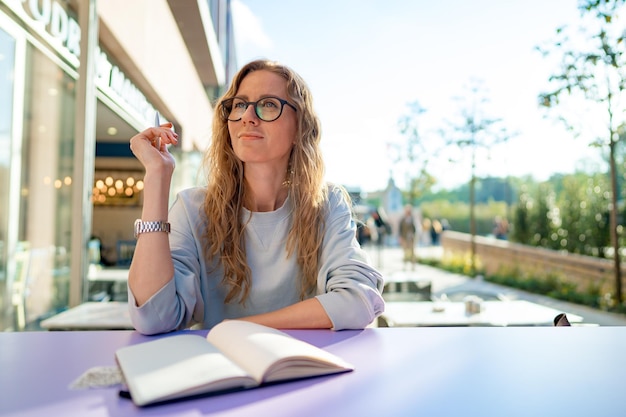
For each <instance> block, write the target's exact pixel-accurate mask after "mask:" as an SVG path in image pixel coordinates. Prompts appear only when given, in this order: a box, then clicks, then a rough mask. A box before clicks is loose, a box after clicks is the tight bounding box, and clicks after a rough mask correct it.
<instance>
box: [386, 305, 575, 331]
mask: <svg viewBox="0 0 626 417" xmlns="http://www.w3.org/2000/svg"><path fill="white" fill-rule="evenodd" d="M481 305H482V307H481V311H480V313H475V314H467V313H466V312H465V303H464V302H462V301H440V302H439V301H437V302H431V301H417V302H389V303H386V305H385V312H384V313H383V315H382V316H381V317H382V320H380V321H383V322H385V323H386V324H387V325H388V326H391V327H421V326H553V325H554V317H556V315H557V314H559V313H563V311H559V310H556V309H553V308H550V307H546V306H542V305H540V304H535V303H531V302H530V301H525V300H509V301H482V302H481ZM567 318H568V320H569V321H570V322H571V323H579V322H581V321H582V320H583V318H582V317H580V316H577V315H575V314H571V313H567ZM380 321H379V322H380Z"/></svg>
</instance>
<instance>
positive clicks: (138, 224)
mask: <svg viewBox="0 0 626 417" xmlns="http://www.w3.org/2000/svg"><path fill="white" fill-rule="evenodd" d="M140 229H141V219H137V220H135V226H134V232H135V233H134V235H135V239H137V236H138V235H139V233H140V232H141V230H140Z"/></svg>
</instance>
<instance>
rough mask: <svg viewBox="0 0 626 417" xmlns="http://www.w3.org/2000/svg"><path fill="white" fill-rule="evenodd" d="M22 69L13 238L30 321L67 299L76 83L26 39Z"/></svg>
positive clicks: (54, 308)
mask: <svg viewBox="0 0 626 417" xmlns="http://www.w3.org/2000/svg"><path fill="white" fill-rule="evenodd" d="M25 69H26V71H25V90H24V117H23V120H24V124H23V138H22V163H21V167H22V170H21V171H22V172H21V175H20V178H21V181H20V190H21V191H20V212H19V220H18V242H20V246H21V247H22V248H23V249H24V250H26V251H28V254H29V255H28V264H27V268H28V271H27V277H28V282H27V283H26V291H25V299H24V306H25V314H26V322H31V321H33V319H34V318H40V317H42V316H45V315H46V314H50V313H54V312H55V311H57V310H59V309H62V308H64V307H66V306H67V305H68V297H69V261H70V250H71V247H70V236H71V219H72V213H71V210H72V204H71V199H72V192H73V187H72V180H73V179H72V172H73V165H74V162H73V155H74V142H75V140H74V109H75V85H76V83H75V80H74V79H73V78H72V77H70V76H69V75H68V74H67V73H66V72H65V71H63V70H62V69H61V68H60V67H59V66H58V65H57V64H56V63H54V62H53V61H52V60H51V59H49V58H48V57H47V56H46V55H44V54H43V53H42V52H41V51H39V50H37V49H35V48H34V47H33V46H32V45H30V44H29V45H28V47H27V52H26V65H25Z"/></svg>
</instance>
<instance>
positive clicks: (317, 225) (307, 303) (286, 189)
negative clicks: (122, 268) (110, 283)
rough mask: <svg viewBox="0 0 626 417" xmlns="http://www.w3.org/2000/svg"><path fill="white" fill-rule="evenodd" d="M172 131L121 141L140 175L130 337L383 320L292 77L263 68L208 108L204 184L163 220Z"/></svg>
mask: <svg viewBox="0 0 626 417" xmlns="http://www.w3.org/2000/svg"><path fill="white" fill-rule="evenodd" d="M171 127H172V125H171V124H164V125H161V126H160V127H153V128H149V129H146V130H144V131H143V132H141V133H139V134H137V135H135V136H134V137H133V138H132V139H131V141H130V143H131V149H132V151H133V153H134V154H135V156H136V157H137V159H138V160H139V161H141V163H142V164H143V166H144V167H145V171H146V173H145V178H144V184H145V187H144V204H143V209H142V217H141V220H138V221H137V222H136V225H135V231H136V234H137V247H136V249H135V254H134V257H133V261H132V264H131V267H130V272H129V278H128V292H129V306H130V307H129V308H130V313H131V319H132V322H133V325H134V326H135V328H136V329H137V330H138V331H140V332H142V333H145V334H156V333H162V332H168V331H172V330H177V329H184V328H188V327H190V326H194V327H202V328H211V327H212V326H214V325H215V324H217V323H219V322H221V321H223V320H226V319H241V320H248V321H251V322H255V323H259V324H263V325H266V326H270V327H275V328H332V329H335V330H340V329H360V328H364V327H365V326H367V325H368V324H369V323H371V322H372V321H373V320H374V319H375V318H376V317H377V316H378V315H379V314H380V313H382V311H383V309H384V302H383V299H382V297H381V293H380V291H381V288H382V276H381V274H380V273H379V272H378V271H377V270H376V269H374V268H373V267H372V266H371V265H370V262H369V259H368V257H367V254H366V253H365V252H364V251H363V250H362V249H361V247H360V245H359V244H358V242H357V240H356V224H355V222H354V220H353V218H352V216H351V210H350V201H349V196H348V194H347V193H346V192H345V190H344V189H343V188H341V187H339V186H336V185H332V184H327V183H324V181H323V173H324V164H323V160H322V156H321V150H320V145H319V142H320V139H321V134H320V123H319V119H318V117H317V115H316V113H315V111H314V109H313V103H312V97H311V92H310V90H309V88H308V86H307V85H306V83H305V82H304V80H303V79H302V78H301V77H300V76H299V75H298V74H296V73H295V72H294V71H293V70H292V69H290V68H288V67H286V66H283V65H280V64H278V63H274V62H271V61H267V60H258V61H253V62H250V63H248V64H247V65H245V66H244V67H243V68H242V69H241V70H240V71H239V72H238V74H237V75H236V76H235V77H234V79H233V82H232V84H231V86H230V88H229V89H228V91H226V93H225V94H224V96H223V97H221V98H220V99H219V100H218V102H217V105H216V114H215V117H214V120H213V138H212V141H211V145H210V147H209V149H208V150H207V152H206V154H205V159H204V166H205V168H206V175H207V181H208V183H207V184H208V185H207V186H206V187H196V188H192V189H188V190H184V191H182V192H180V193H179V194H178V195H177V198H176V201H175V202H174V203H173V205H172V207H171V208H170V209H169V213H168V195H169V190H170V185H171V177H172V173H173V171H174V158H173V157H172V155H171V154H170V152H169V151H168V149H167V146H166V145H168V144H176V143H177V142H178V139H177V134H176V133H174V132H173V131H172V130H171ZM159 137H160V138H161V146H160V148H159V149H157V148H156V147H155V145H154V144H155V143H156V141H157V138H159ZM170 230H171V233H169V232H170Z"/></svg>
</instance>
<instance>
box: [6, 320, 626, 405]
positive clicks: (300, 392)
mask: <svg viewBox="0 0 626 417" xmlns="http://www.w3.org/2000/svg"><path fill="white" fill-rule="evenodd" d="M201 333H202V332H201ZM289 333H290V334H292V335H294V336H295V337H297V338H300V339H303V340H306V341H308V342H310V343H313V344H315V345H317V346H320V347H323V348H324V349H327V350H329V351H331V352H333V353H335V354H337V355H339V356H341V357H343V358H344V359H346V360H347V361H349V362H351V363H353V364H354V365H355V366H356V370H355V371H354V372H351V373H347V374H340V375H334V376H327V377H321V378H314V379H309V380H302V381H295V382H290V383H286V384H280V385H274V386H268V387H263V388H259V389H254V390H250V391H246V392H238V393H231V394H225V395H220V396H214V397H205V398H199V399H193V400H186V401H182V402H177V403H170V404H165V405H159V406H154V407H149V408H143V409H141V408H137V407H135V406H134V405H133V404H132V402H130V400H127V399H123V398H120V397H119V396H118V391H117V390H116V389H113V388H107V389H94V390H84V391H73V390H70V389H68V385H69V384H70V383H71V382H72V381H73V380H74V379H75V378H77V377H78V376H79V375H80V374H82V372H83V371H85V370H87V369H88V368H91V367H94V366H106V365H113V364H114V352H115V350H116V349H117V348H119V347H122V346H126V345H129V344H133V343H138V342H141V341H146V340H149V339H150V338H148V337H145V336H141V335H139V334H138V333H136V332H133V331H77V332H24V333H0V387H2V388H1V390H0V415H1V416H4V417H6V416H81V417H88V416H116V417H117V416H135V415H158V416H166V415H176V416H272V417H279V416H325V417H326V416H348V417H350V416H352V417H357V416H428V417H432V416H481V417H488V416H498V417H501V416H507V417H512V416H540V415H541V416H551V417H555V416H567V417H576V416H594V417H598V416H611V417H613V416H617V415H624V414H625V413H626V405H625V403H624V401H623V387H622V381H623V376H624V373H625V372H626V354H624V352H626V328H625V327H567V328H566V327H559V328H555V327H542V328H536V327H516V328H482V327H481V328H464V327H450V328H437V327H434V328H384V329H383V328H381V329H367V330H364V331H342V332H332V331H323V330H317V331H315V330H313V331H305V330H298V331H289Z"/></svg>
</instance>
